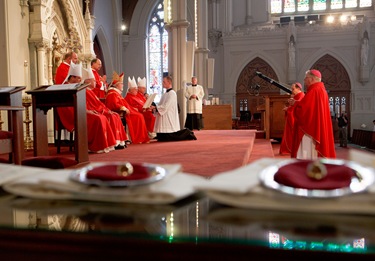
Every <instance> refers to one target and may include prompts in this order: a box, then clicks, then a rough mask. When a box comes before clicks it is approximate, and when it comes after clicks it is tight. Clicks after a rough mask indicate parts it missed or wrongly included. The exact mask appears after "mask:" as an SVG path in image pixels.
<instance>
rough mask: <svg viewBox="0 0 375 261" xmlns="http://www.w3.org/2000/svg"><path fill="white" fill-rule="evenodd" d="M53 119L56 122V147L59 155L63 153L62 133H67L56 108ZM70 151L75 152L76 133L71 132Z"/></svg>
mask: <svg viewBox="0 0 375 261" xmlns="http://www.w3.org/2000/svg"><path fill="white" fill-rule="evenodd" d="M53 118H54V122H55V146H56V147H57V154H60V151H61V133H62V132H63V131H66V129H65V127H64V125H63V124H62V122H61V120H60V116H59V114H58V113H57V110H56V108H53ZM68 146H69V151H73V146H74V131H71V132H69V141H68Z"/></svg>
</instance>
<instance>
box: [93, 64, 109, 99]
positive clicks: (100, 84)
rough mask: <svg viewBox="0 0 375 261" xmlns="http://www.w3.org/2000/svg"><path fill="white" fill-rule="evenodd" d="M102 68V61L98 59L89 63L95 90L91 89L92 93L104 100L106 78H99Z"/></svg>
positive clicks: (104, 76)
mask: <svg viewBox="0 0 375 261" xmlns="http://www.w3.org/2000/svg"><path fill="white" fill-rule="evenodd" d="M101 68H102V61H101V60H100V59H98V58H95V59H93V60H92V61H91V69H92V73H93V74H94V77H95V83H96V85H95V88H94V89H93V91H94V93H95V94H96V96H98V98H105V95H106V93H107V83H106V81H107V76H106V75H103V76H100V74H99V71H100V69H101Z"/></svg>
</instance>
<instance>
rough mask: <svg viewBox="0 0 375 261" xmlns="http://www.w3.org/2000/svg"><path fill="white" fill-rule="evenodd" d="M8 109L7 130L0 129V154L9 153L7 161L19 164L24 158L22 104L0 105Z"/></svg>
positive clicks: (3, 108)
mask: <svg viewBox="0 0 375 261" xmlns="http://www.w3.org/2000/svg"><path fill="white" fill-rule="evenodd" d="M2 110H6V111H8V131H3V130H0V154H9V163H14V164H17V165H21V163H22V160H23V158H24V150H25V149H24V140H23V122H22V111H23V110H25V108H24V107H22V106H0V111H2Z"/></svg>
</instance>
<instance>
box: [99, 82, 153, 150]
mask: <svg viewBox="0 0 375 261" xmlns="http://www.w3.org/2000/svg"><path fill="white" fill-rule="evenodd" d="M105 103H106V106H107V107H108V108H109V109H111V110H113V111H119V110H120V108H121V107H122V106H125V107H126V108H127V109H129V110H130V113H129V114H128V113H127V114H126V116H125V117H126V124H127V125H128V128H129V133H130V138H131V140H132V142H133V143H135V144H137V143H146V142H149V141H150V138H149V137H148V132H147V128H146V123H145V119H144V117H143V115H142V114H141V113H139V112H138V111H136V110H135V109H134V108H133V107H132V106H130V105H129V104H128V103H127V101H126V100H125V99H124V98H123V97H122V95H121V93H120V91H119V90H118V89H116V88H110V89H109V90H108V93H107V97H106V99H105Z"/></svg>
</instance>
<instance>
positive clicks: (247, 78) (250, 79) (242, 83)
mask: <svg viewBox="0 0 375 261" xmlns="http://www.w3.org/2000/svg"><path fill="white" fill-rule="evenodd" d="M255 71H260V72H261V73H263V74H265V75H267V76H268V77H270V78H272V79H274V80H275V81H278V77H277V75H276V73H275V71H274V70H273V68H272V67H271V66H270V65H269V64H268V63H267V62H266V61H264V60H263V59H262V58H259V57H256V58H254V59H253V60H251V61H250V62H249V63H248V64H247V65H246V66H245V67H244V68H243V70H242V71H241V73H240V75H239V76H238V80H237V84H236V116H237V117H239V116H240V112H241V111H250V112H251V113H255V112H257V107H258V106H261V105H263V104H264V98H263V96H266V95H274V94H279V93H280V89H279V88H277V87H275V86H274V85H272V84H270V83H269V82H266V81H264V80H262V79H261V78H259V77H258V76H257V75H256V74H255ZM256 85H259V86H260V89H259V93H258V92H255V93H253V92H252V91H250V89H249V88H251V87H253V88H254V87H255V86H256ZM244 104H246V105H247V106H246V107H245V106H244ZM241 105H243V106H241Z"/></svg>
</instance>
